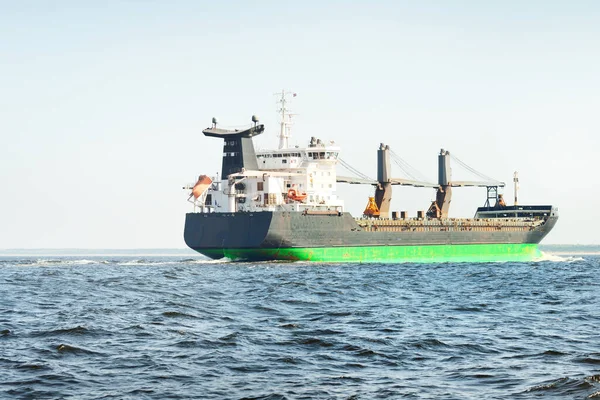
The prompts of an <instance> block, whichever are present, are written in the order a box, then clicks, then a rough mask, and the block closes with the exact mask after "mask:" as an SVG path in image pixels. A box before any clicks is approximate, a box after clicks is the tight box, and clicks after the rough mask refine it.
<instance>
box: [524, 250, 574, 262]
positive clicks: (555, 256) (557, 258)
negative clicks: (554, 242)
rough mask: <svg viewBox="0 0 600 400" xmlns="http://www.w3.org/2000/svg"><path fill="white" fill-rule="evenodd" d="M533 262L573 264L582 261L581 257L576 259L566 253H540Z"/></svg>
mask: <svg viewBox="0 0 600 400" xmlns="http://www.w3.org/2000/svg"><path fill="white" fill-rule="evenodd" d="M533 261H534V262H542V261H550V262H575V261H584V259H583V258H582V257H578V256H577V257H576V256H575V255H569V254H567V253H546V252H544V251H542V255H541V256H540V257H538V258H536V259H535V260H533Z"/></svg>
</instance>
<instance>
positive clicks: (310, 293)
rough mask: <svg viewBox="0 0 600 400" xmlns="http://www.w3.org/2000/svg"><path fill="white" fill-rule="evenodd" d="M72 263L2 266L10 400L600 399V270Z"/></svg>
mask: <svg viewBox="0 0 600 400" xmlns="http://www.w3.org/2000/svg"><path fill="white" fill-rule="evenodd" d="M568 250H569V249H567V251H568ZM571 250H572V249H571ZM59 253H60V252H58V253H57V252H55V253H52V254H50V255H39V254H34V255H31V254H29V255H28V254H24V253H23V252H19V253H17V254H12V255H11V254H10V252H8V253H6V252H5V253H4V254H5V255H2V254H0V398H6V399H242V398H244V399H386V398H389V399H395V398H415V399H482V398H485V399H534V398H540V397H541V398H544V399H588V398H598V399H600V254H599V253H593V252H592V253H590V254H588V253H585V254H581V253H580V254H575V255H569V254H565V252H564V251H563V252H562V253H560V255H547V256H545V257H544V258H543V259H542V260H541V261H536V262H529V263H488V264H468V263H457V264H451V263H445V264H433V265H422V264H396V265H389V264H373V265H358V264H347V265H342V264H309V263H239V262H238V263H236V262H227V261H209V260H206V259H204V258H202V257H201V256H199V255H195V254H193V253H191V252H190V253H187V252H185V251H183V250H182V251H181V253H182V254H176V252H171V253H168V254H158V253H156V252H154V253H150V254H132V253H127V252H117V253H115V254H110V252H100V251H98V252H97V253H98V254H95V255H93V254H87V255H82V254H79V253H77V254H71V255H64V254H59ZM63 253H65V254H66V253H68V252H63Z"/></svg>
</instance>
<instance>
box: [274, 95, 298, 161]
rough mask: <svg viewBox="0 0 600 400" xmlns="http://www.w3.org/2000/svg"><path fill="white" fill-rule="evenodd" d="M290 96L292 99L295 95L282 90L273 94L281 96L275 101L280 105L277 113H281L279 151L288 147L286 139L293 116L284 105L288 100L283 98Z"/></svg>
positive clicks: (288, 136)
mask: <svg viewBox="0 0 600 400" xmlns="http://www.w3.org/2000/svg"><path fill="white" fill-rule="evenodd" d="M288 94H291V95H292V97H296V93H293V92H286V91H285V90H282V91H281V93H275V95H281V98H280V99H279V100H278V101H277V102H278V103H279V104H280V107H279V109H278V110H277V112H278V113H281V123H280V124H281V129H280V131H279V148H280V149H287V148H288V147H289V145H288V139H289V138H290V136H291V135H290V130H291V127H292V121H291V119H292V116H293V115H294V114H290V113H289V111H290V110H288V109H287V107H286V104H287V103H288V100H287V99H286V98H285V96H286V95H288Z"/></svg>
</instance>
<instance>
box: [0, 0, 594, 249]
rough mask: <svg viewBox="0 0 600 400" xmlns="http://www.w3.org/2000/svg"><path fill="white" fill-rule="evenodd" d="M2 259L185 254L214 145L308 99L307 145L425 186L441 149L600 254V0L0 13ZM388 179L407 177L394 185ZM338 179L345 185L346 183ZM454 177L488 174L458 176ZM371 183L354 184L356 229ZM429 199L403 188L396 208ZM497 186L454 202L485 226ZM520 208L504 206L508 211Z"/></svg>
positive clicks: (301, 119) (41, 5)
mask: <svg viewBox="0 0 600 400" xmlns="http://www.w3.org/2000/svg"><path fill="white" fill-rule="evenodd" d="M0 10H1V12H0V140H1V144H2V145H1V146H0V188H1V189H0V227H1V228H0V248H4V249H9V248H183V247H185V244H184V242H183V226H184V220H185V213H186V212H190V211H191V204H189V203H188V202H187V201H186V199H187V197H188V194H187V192H186V191H184V190H182V186H183V185H185V184H188V183H193V182H194V181H195V178H196V177H197V176H198V175H200V174H203V173H206V174H214V173H216V172H217V171H219V170H220V161H221V150H222V143H221V141H220V140H217V139H213V138H206V137H204V136H203V135H202V133H201V131H202V129H203V128H205V127H207V126H209V125H210V121H211V118H212V117H217V118H218V119H219V121H220V123H221V125H223V126H232V127H233V126H241V125H247V124H249V123H250V118H251V116H252V115H253V114H256V115H258V116H259V118H260V120H261V122H262V123H264V124H265V126H266V132H265V133H264V134H263V135H262V136H260V137H258V138H257V139H256V146H257V147H259V148H270V147H276V146H277V143H278V141H277V137H276V135H277V124H278V119H277V114H276V108H277V106H276V97H275V96H274V93H275V92H277V91H281V90H282V89H286V90H290V91H293V92H295V93H297V97H295V98H294V99H293V103H292V105H291V108H292V110H293V111H294V112H295V113H296V114H297V116H296V117H295V124H294V127H293V131H292V134H293V137H292V139H291V142H292V143H294V144H302V145H303V144H306V143H307V142H308V140H309V139H310V137H311V136H317V137H319V138H322V139H324V140H334V141H335V142H336V143H337V144H338V145H340V146H341V147H342V153H341V157H342V158H343V159H344V160H345V161H346V162H348V163H349V164H351V165H352V166H353V167H355V168H357V169H358V170H360V171H361V172H363V173H364V174H366V175H369V176H372V177H375V176H376V151H377V148H378V147H379V143H381V142H383V143H386V144H388V145H390V147H391V148H392V150H394V152H395V153H397V154H398V155H400V156H401V157H402V158H403V159H404V160H405V161H407V162H408V163H410V164H411V165H413V166H414V167H415V168H416V169H418V170H419V171H420V172H421V173H422V174H423V175H425V176H427V177H429V178H430V179H431V180H435V179H436V173H437V172H436V171H437V154H438V153H439V151H440V148H444V149H447V150H450V152H451V153H452V154H454V155H456V156H457V157H459V158H460V159H461V160H462V161H464V162H466V163H467V164H469V165H470V166H472V167H474V168H475V169H477V170H479V171H481V172H482V173H484V174H485V175H489V176H492V177H494V178H496V179H498V180H501V181H505V182H507V183H508V186H507V188H506V189H505V194H506V197H507V199H512V185H511V184H510V183H511V181H512V174H513V171H519V177H520V191H519V202H520V203H521V204H552V205H556V206H558V207H559V213H560V219H559V222H558V224H557V225H556V227H555V228H554V231H553V232H551V233H550V234H549V235H548V237H547V238H546V239H545V241H544V243H547V244H600V234H598V232H599V230H598V224H599V222H600V207H599V205H598V199H599V198H600V178H599V177H598V176H597V175H596V172H597V170H598V168H597V160H596V159H597V155H598V152H599V148H600V140H599V139H598V133H599V132H600V74H599V73H598V71H600V51H599V50H598V49H600V3H599V2H596V1H584V0H581V1H575V2H566V1H551V0H546V1H541V0H539V1H536V0H531V1H527V2H523V1H512V0H505V1H486V2H480V1H466V0H465V1H460V0H458V1H451V2H449V1H442V0H439V1H418V2H416V1H373V2H367V1H355V2H353V1H345V2H342V1H310V0H309V1H302V2H298V1H295V2H291V1H256V2H246V1H220V2H215V1H183V0H180V1H177V0H174V1H168V2H167V1H134V0H131V1H110V0H109V1H105V2H89V1H88V2H82V1H60V0H59V1H55V2H46V1H27V0H25V1H19V2H14V1H4V0H0ZM392 169H393V172H394V175H397V176H398V177H403V176H402V174H401V171H400V170H399V169H398V168H394V166H393V167H392ZM339 173H340V174H343V175H348V173H347V171H343V170H340V171H339ZM453 174H454V178H455V179H457V180H458V179H460V180H473V179H474V177H473V176H472V175H469V173H468V172H467V171H465V170H462V169H461V168H460V167H459V166H458V165H454V166H453ZM372 191H373V189H372V187H369V186H355V185H352V186H343V187H341V185H340V189H339V195H340V196H341V197H343V198H344V199H345V200H346V205H347V209H348V210H349V211H351V212H352V213H353V214H355V215H360V214H361V213H362V210H363V209H364V206H365V205H366V203H367V200H368V199H367V198H368V196H369V195H372ZM432 199H433V191H432V190H431V189H419V188H395V189H394V196H393V200H392V209H393V210H407V211H408V212H409V214H410V215H413V214H414V215H416V211H417V210H425V209H427V208H428V205H429V204H430V201H431V200H432ZM484 201H485V189H476V188H469V189H456V190H454V195H453V201H452V205H451V211H450V215H451V216H453V217H471V216H472V215H473V214H474V211H475V208H476V207H478V206H480V205H483V202H484ZM509 203H510V201H509Z"/></svg>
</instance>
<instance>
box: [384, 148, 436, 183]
mask: <svg viewBox="0 0 600 400" xmlns="http://www.w3.org/2000/svg"><path fill="white" fill-rule="evenodd" d="M390 154H391V155H392V161H394V163H395V164H396V165H397V166H398V167H400V169H401V170H402V171H403V172H404V173H405V174H406V175H408V177H409V178H412V179H413V180H415V181H424V182H429V180H428V179H427V178H426V177H425V175H423V174H422V173H421V172H419V170H418V169H416V168H415V167H413V166H412V165H410V164H409V163H408V162H406V161H405V160H404V159H402V157H400V156H399V155H398V154H396V153H394V151H393V150H391V149H390Z"/></svg>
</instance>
